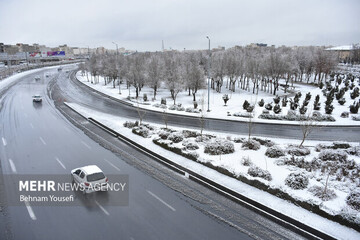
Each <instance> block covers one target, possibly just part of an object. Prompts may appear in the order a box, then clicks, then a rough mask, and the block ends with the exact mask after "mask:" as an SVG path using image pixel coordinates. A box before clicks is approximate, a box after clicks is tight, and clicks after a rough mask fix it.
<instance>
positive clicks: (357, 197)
mask: <svg viewBox="0 0 360 240" xmlns="http://www.w3.org/2000/svg"><path fill="white" fill-rule="evenodd" d="M346 203H347V204H348V205H349V206H350V207H352V208H354V209H355V210H357V211H360V191H359V190H357V191H354V192H351V193H350V194H349V195H348V196H347V198H346Z"/></svg>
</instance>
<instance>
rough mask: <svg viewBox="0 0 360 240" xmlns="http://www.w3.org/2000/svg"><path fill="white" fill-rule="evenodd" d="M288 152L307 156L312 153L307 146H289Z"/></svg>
mask: <svg viewBox="0 0 360 240" xmlns="http://www.w3.org/2000/svg"><path fill="white" fill-rule="evenodd" d="M286 152H287V153H288V154H290V155H295V156H306V155H309V154H310V150H309V149H307V148H306V147H298V146H291V145H290V146H288V148H287V149H286Z"/></svg>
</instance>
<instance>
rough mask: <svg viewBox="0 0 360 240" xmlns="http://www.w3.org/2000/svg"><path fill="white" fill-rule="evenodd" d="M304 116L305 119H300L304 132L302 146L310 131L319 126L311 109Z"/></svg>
mask: <svg viewBox="0 0 360 240" xmlns="http://www.w3.org/2000/svg"><path fill="white" fill-rule="evenodd" d="M304 117H305V118H304V119H302V120H300V128H301V132H302V140H301V143H300V145H299V147H300V148H301V147H302V146H303V144H304V142H305V139H306V138H307V137H308V136H309V135H310V133H312V132H313V131H314V130H315V128H317V127H318V124H317V122H316V121H315V120H314V119H313V118H312V117H311V111H309V113H308V114H307V115H305V116H304Z"/></svg>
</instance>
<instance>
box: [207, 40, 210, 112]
mask: <svg viewBox="0 0 360 240" xmlns="http://www.w3.org/2000/svg"><path fill="white" fill-rule="evenodd" d="M206 38H207V39H209V61H208V109H207V111H208V112H210V79H211V74H210V60H211V51H210V38H209V36H206Z"/></svg>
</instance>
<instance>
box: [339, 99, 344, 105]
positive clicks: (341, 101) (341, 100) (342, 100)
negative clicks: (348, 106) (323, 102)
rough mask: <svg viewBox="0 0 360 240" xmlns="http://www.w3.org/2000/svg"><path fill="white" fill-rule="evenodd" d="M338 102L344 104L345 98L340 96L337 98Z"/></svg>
mask: <svg viewBox="0 0 360 240" xmlns="http://www.w3.org/2000/svg"><path fill="white" fill-rule="evenodd" d="M338 103H339V104H340V105H344V104H345V103H346V100H345V98H340V99H339V100H338Z"/></svg>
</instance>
